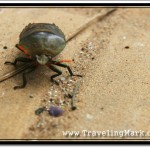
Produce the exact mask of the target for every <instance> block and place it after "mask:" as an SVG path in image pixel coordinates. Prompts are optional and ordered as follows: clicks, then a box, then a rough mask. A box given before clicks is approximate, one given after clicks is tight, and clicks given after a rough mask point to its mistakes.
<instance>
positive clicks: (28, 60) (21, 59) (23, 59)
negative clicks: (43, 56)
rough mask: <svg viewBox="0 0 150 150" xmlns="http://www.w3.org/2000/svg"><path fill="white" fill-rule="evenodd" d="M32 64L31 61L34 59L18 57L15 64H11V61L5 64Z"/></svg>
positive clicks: (12, 63)
mask: <svg viewBox="0 0 150 150" xmlns="http://www.w3.org/2000/svg"><path fill="white" fill-rule="evenodd" d="M19 61H20V62H30V61H32V59H30V58H24V57H18V58H16V59H15V61H14V62H9V61H6V62H5V63H4V64H6V65H14V66H15V65H16V64H17V62H19Z"/></svg>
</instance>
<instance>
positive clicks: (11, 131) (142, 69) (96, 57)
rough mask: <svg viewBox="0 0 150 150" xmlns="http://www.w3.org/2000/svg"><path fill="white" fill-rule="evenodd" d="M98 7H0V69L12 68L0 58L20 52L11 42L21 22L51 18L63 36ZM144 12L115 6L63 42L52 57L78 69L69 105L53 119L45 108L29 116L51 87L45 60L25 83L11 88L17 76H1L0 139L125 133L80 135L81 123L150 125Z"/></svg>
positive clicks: (148, 34)
mask: <svg viewBox="0 0 150 150" xmlns="http://www.w3.org/2000/svg"><path fill="white" fill-rule="evenodd" d="M102 9H104V8H2V9H1V10H0V17H1V20H0V22H1V27H0V31H1V36H0V53H1V55H0V63H1V68H0V75H3V74H4V73H6V72H9V71H11V70H13V66H5V65H4V64H3V63H4V62H5V61H6V60H11V61H13V60H14V59H15V58H16V57H17V55H18V54H19V53H20V52H19V51H17V49H16V48H15V47H14V45H15V44H16V43H17V42H18V35H19V33H20V32H21V30H22V29H23V28H24V26H25V25H27V24H28V23H32V22H46V23H55V24H57V25H58V26H59V27H60V28H61V29H62V31H63V32H64V33H65V35H69V34H71V33H72V32H73V31H75V30H76V29H77V28H78V27H79V26H81V25H82V24H84V22H85V21H86V20H88V19H89V18H90V17H92V16H93V15H95V14H97V13H99V12H100V11H101V10H102ZM77 12H78V13H77ZM149 15H150V9H148V8H124V9H123V8H119V9H118V10H117V11H116V12H114V13H113V14H111V15H109V16H108V17H106V18H105V19H103V20H102V21H98V22H96V23H94V24H93V25H92V26H90V27H88V28H87V29H86V30H85V31H84V32H82V33H81V34H80V35H78V36H77V37H76V38H74V39H73V40H72V41H70V42H69V43H68V44H67V46H66V48H65V50H64V51H63V52H62V53H61V55H60V56H59V57H60V58H63V59H75V63H74V64H71V67H72V69H73V70H74V71H76V69H78V70H77V71H78V72H79V73H81V74H83V75H84V76H83V78H82V79H81V80H82V84H81V85H80V90H79V93H78V95H77V99H78V101H77V102H76V105H77V110H75V111H70V110H69V109H68V111H65V113H64V115H62V116H61V117H58V118H54V117H52V116H49V114H48V113H47V112H44V113H42V114H41V115H40V116H37V115H35V110H36V109H37V108H39V107H41V106H42V105H43V99H44V98H45V100H48V96H47V93H48V91H49V89H50V86H51V84H50V83H49V76H48V73H49V70H48V69H47V68H45V67H43V68H42V67H41V68H39V69H37V70H36V71H35V72H33V73H31V74H30V75H29V77H28V81H29V83H28V85H27V87H26V88H25V89H22V90H16V91H14V90H13V87H14V86H15V85H17V84H19V83H20V82H21V76H20V75H17V76H15V77H13V78H11V79H9V80H7V81H5V82H2V83H1V84H0V85H1V86H0V110H1V113H0V120H1V123H0V139H107V138H111V139H116V138H121V139H125V138H133V137H121V136H118V137H112V136H109V137H107V136H95V135H94V133H93V136H92V134H89V136H88V135H87V134H86V136H84V134H83V130H87V131H107V130H110V131H123V130H129V129H130V130H133V131H140V130H143V131H145V132H146V131H148V130H150V126H149V122H150V120H149V110H150V107H149V106H150V94H149V89H150V79H149V76H150V71H149V68H150V59H149V54H150V51H149V50H150V45H149V39H150V30H149V28H150V20H149ZM4 46H7V49H3V47H4ZM75 66H78V67H75ZM50 73H51V72H50ZM62 76H65V74H63V75H62ZM30 95H32V96H33V98H30ZM68 107H69V106H68ZM63 131H79V132H80V136H64V135H63ZM134 138H148V137H140V136H138V137H134Z"/></svg>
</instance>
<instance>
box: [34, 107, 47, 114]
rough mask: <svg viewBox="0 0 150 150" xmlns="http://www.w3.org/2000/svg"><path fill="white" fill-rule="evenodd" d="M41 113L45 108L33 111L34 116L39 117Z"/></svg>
mask: <svg viewBox="0 0 150 150" xmlns="http://www.w3.org/2000/svg"><path fill="white" fill-rule="evenodd" d="M43 111H45V107H41V108H38V109H37V110H36V111H35V114H36V115H40V114H41V113H42V112H43Z"/></svg>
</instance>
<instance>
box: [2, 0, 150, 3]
mask: <svg viewBox="0 0 150 150" xmlns="http://www.w3.org/2000/svg"><path fill="white" fill-rule="evenodd" d="M0 3H150V1H124V0H120V1H114V0H112V1H107V0H106V1H99V0H97V1H88V0H85V1H80V0H79V1H70V0H68V1H63V0H62V1H57V0H55V1H50V0H49V1H36V0H35V1H20V0H17V1H6V0H5V1H0Z"/></svg>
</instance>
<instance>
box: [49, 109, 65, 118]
mask: <svg viewBox="0 0 150 150" xmlns="http://www.w3.org/2000/svg"><path fill="white" fill-rule="evenodd" d="M48 112H49V114H50V115H51V116H53V117H59V116H61V115H62V114H63V113H64V111H63V110H62V109H61V108H59V107H57V106H51V107H50V108H49V110H48Z"/></svg>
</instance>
